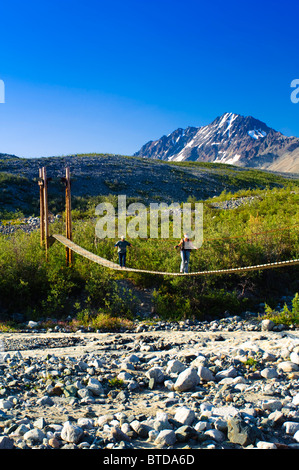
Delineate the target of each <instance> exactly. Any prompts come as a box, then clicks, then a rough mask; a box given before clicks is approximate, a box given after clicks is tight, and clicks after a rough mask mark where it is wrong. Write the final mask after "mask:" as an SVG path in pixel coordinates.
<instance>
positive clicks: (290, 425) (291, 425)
mask: <svg viewBox="0 0 299 470" xmlns="http://www.w3.org/2000/svg"><path fill="white" fill-rule="evenodd" d="M282 427H283V428H284V431H285V433H286V434H291V435H294V434H295V433H296V432H297V431H299V423H296V422H294V421H286V422H285V423H283V425H282Z"/></svg>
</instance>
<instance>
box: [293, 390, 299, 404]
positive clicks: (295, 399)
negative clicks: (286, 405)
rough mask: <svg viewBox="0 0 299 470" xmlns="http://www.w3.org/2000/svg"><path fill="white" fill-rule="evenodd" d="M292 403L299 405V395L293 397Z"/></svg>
mask: <svg viewBox="0 0 299 470" xmlns="http://www.w3.org/2000/svg"><path fill="white" fill-rule="evenodd" d="M292 402H293V403H294V405H299V393H297V394H296V395H295V396H294V397H293V400H292Z"/></svg>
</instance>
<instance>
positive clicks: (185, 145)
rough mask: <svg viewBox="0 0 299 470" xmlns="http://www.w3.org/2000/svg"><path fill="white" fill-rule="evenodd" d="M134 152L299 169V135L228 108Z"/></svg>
mask: <svg viewBox="0 0 299 470" xmlns="http://www.w3.org/2000/svg"><path fill="white" fill-rule="evenodd" d="M134 156H138V157H143V158H152V159H159V160H166V161H173V162H175V161H176V162H182V161H198V162H212V163H226V164H233V165H237V166H241V167H250V168H258V169H268V170H273V171H282V172H292V173H299V138H297V137H293V136H292V137H287V136H285V135H283V134H282V133H281V132H278V131H276V130H274V129H272V128H271V127H269V126H267V124H265V123H264V122H262V121H260V120H258V119H256V118H254V117H253V116H241V115H240V114H235V113H231V112H230V113H228V112H226V113H224V114H223V115H221V116H218V117H216V118H215V119H214V120H213V121H212V122H211V123H210V124H208V125H206V126H201V127H192V126H190V127H187V128H186V129H183V128H178V129H176V130H175V131H173V132H172V133H170V134H168V135H167V136H166V135H164V136H162V137H161V138H160V139H157V140H155V141H149V142H147V143H146V144H145V145H143V146H142V147H141V149H140V150H139V151H138V152H136V153H135V154H134Z"/></svg>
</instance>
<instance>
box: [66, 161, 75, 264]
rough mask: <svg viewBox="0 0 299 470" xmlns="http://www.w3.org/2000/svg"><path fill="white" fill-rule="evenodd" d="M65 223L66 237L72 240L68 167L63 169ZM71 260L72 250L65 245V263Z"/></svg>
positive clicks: (70, 262) (69, 262)
mask: <svg viewBox="0 0 299 470" xmlns="http://www.w3.org/2000/svg"><path fill="white" fill-rule="evenodd" d="M65 219H66V221H65V225H66V238H68V239H69V240H72V208H71V179H70V169H69V167H68V168H66V169H65ZM72 262H73V252H72V250H71V249H70V248H68V247H66V265H67V266H70V265H71V264H72Z"/></svg>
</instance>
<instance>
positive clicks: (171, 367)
mask: <svg viewBox="0 0 299 470" xmlns="http://www.w3.org/2000/svg"><path fill="white" fill-rule="evenodd" d="M185 369H186V366H185V364H183V363H182V362H181V361H178V360H177V359H172V360H171V361H169V362H168V363H167V369H166V373H167V374H179V373H181V372H183V370H185Z"/></svg>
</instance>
